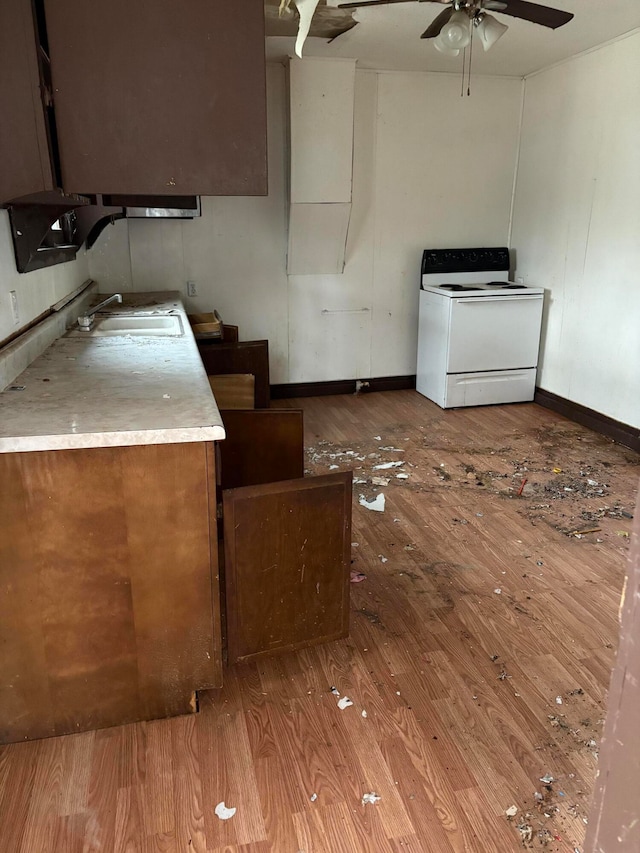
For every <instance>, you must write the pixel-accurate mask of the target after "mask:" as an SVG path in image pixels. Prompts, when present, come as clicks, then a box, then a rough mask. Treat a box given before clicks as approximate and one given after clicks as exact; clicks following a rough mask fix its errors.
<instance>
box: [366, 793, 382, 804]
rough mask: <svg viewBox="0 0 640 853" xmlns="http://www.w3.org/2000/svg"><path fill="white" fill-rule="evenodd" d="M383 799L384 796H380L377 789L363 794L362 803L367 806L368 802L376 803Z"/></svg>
mask: <svg viewBox="0 0 640 853" xmlns="http://www.w3.org/2000/svg"><path fill="white" fill-rule="evenodd" d="M381 799H382V797H379V796H378V795H377V794H376V792H375V791H369V792H368V793H367V794H363V795H362V805H363V806H366V805H367V803H370V804H371V805H375V804H376V803H377V802H379V801H380V800H381Z"/></svg>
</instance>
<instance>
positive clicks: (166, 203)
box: [102, 195, 201, 219]
mask: <svg viewBox="0 0 640 853" xmlns="http://www.w3.org/2000/svg"><path fill="white" fill-rule="evenodd" d="M102 203H103V204H106V205H109V206H110V207H122V208H124V215H125V217H126V218H127V219H147V218H150V219H195V218H197V217H198V216H200V215H201V212H200V196H197V195H177V196H173V195H103V196H102Z"/></svg>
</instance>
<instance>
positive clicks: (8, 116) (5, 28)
mask: <svg viewBox="0 0 640 853" xmlns="http://www.w3.org/2000/svg"><path fill="white" fill-rule="evenodd" d="M0 115H1V116H2V118H1V120H0V163H1V165H0V204H3V203H6V202H8V201H10V200H11V199H15V198H19V197H20V196H25V195H30V194H32V193H39V192H43V191H47V190H51V189H53V186H54V185H53V177H52V170H51V161H50V158H49V147H48V142H47V134H46V129H45V118H44V107H43V104H42V98H41V94H40V75H39V71H38V53H37V48H36V35H35V28H34V22H33V13H32V10H31V0H11V2H2V3H0Z"/></svg>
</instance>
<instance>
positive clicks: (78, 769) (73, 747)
mask: <svg viewBox="0 0 640 853" xmlns="http://www.w3.org/2000/svg"><path fill="white" fill-rule="evenodd" d="M95 739H96V733H95V732H82V734H77V735H69V736H68V737H65V738H62V739H61V740H62V743H63V744H64V767H63V777H64V785H63V786H62V791H61V795H60V804H59V812H58V813H59V814H60V815H75V814H81V813H83V812H84V811H86V809H87V805H88V800H89V781H90V778H91V773H90V771H91V756H92V754H93V750H94V747H95Z"/></svg>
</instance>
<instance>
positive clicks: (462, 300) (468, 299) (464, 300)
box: [453, 293, 543, 305]
mask: <svg viewBox="0 0 640 853" xmlns="http://www.w3.org/2000/svg"><path fill="white" fill-rule="evenodd" d="M453 298H454V299H455V301H456V302H458V303H459V304H460V305H469V303H474V302H522V301H523V300H524V299H542V298H543V295H542V293H531V294H527V295H526V296H525V295H523V296H454V297H453Z"/></svg>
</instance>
